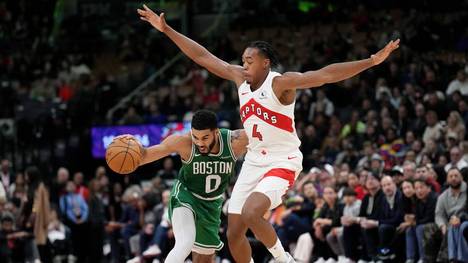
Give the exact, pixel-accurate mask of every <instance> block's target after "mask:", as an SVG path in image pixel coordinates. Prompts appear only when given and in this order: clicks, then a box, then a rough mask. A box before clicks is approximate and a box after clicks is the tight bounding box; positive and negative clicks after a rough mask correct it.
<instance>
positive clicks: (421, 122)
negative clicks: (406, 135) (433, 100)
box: [411, 103, 426, 137]
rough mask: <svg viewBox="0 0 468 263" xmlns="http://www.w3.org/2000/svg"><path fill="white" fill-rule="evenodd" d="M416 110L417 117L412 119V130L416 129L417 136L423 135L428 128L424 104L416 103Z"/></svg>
mask: <svg viewBox="0 0 468 263" xmlns="http://www.w3.org/2000/svg"><path fill="white" fill-rule="evenodd" d="M414 111H415V113H416V118H415V119H413V121H412V126H411V130H412V131H414V133H415V135H416V136H417V137H421V136H422V135H423V133H424V129H425V128H426V117H425V115H426V109H425V107H424V104H422V103H418V104H416V106H415V110H414Z"/></svg>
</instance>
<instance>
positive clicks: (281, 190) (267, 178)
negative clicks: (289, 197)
mask: <svg viewBox="0 0 468 263" xmlns="http://www.w3.org/2000/svg"><path fill="white" fill-rule="evenodd" d="M294 166H295V168H294V169H291V168H292V167H294ZM294 166H292V167H291V165H290V163H289V164H288V165H284V166H282V165H281V164H277V165H275V166H256V165H251V164H248V163H244V164H243V165H242V169H241V172H240V174H239V178H237V181H236V184H235V185H234V189H233V190H232V195H231V198H230V199H229V206H228V213H229V214H241V213H242V208H243V207H244V203H245V201H246V200H247V198H248V197H249V196H250V194H251V193H253V192H259V193H263V194H265V195H266V196H267V197H268V198H269V199H270V202H271V204H270V209H273V208H275V207H277V206H278V205H280V204H281V202H282V197H283V195H284V194H285V193H286V191H287V190H288V189H289V188H290V187H292V185H293V184H294V180H295V179H296V178H297V176H298V175H299V173H300V172H301V170H302V164H300V163H299V164H298V165H294ZM282 167H288V168H282Z"/></svg>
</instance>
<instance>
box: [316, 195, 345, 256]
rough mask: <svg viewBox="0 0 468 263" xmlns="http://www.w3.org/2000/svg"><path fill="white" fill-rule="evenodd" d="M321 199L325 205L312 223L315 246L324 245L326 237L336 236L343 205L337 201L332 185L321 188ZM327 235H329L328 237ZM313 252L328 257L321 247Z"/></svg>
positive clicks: (332, 237)
mask: <svg viewBox="0 0 468 263" xmlns="http://www.w3.org/2000/svg"><path fill="white" fill-rule="evenodd" d="M323 199H324V200H325V205H324V206H323V207H322V209H321V210H320V214H319V216H318V218H316V219H315V221H314V222H313V225H312V226H313V230H314V236H315V238H316V239H317V241H318V243H317V244H316V246H319V245H324V246H326V243H322V242H326V241H327V239H330V240H331V239H334V237H336V236H337V234H338V233H337V232H336V228H337V227H339V226H340V225H341V223H340V217H341V215H342V213H343V206H342V205H341V204H340V203H339V202H338V200H337V195H336V192H335V190H334V189H333V188H332V187H329V186H327V187H325V188H324V189H323ZM329 235H331V236H330V237H328V236H329ZM315 252H316V253H315V254H316V255H317V256H319V257H324V258H328V257H330V254H329V253H327V252H326V251H324V250H323V249H322V250H319V249H316V250H315Z"/></svg>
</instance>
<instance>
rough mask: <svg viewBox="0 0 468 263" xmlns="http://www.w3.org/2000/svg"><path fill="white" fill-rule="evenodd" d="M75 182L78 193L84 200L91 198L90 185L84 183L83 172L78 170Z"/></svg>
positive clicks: (74, 176)
mask: <svg viewBox="0 0 468 263" xmlns="http://www.w3.org/2000/svg"><path fill="white" fill-rule="evenodd" d="M73 182H74V183H75V187H76V193H77V194H79V195H81V196H82V197H83V199H84V200H88V199H89V190H88V187H86V186H85V185H84V175H83V173H82V172H76V173H75V174H74V175H73Z"/></svg>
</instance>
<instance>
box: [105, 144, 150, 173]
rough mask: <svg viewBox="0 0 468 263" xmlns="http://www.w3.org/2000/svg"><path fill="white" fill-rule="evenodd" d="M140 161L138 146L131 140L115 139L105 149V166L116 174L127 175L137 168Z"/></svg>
mask: <svg viewBox="0 0 468 263" xmlns="http://www.w3.org/2000/svg"><path fill="white" fill-rule="evenodd" d="M140 161H141V151H140V145H139V143H138V142H137V141H136V140H135V139H133V138H127V137H122V138H116V139H114V140H113V141H112V143H111V144H109V147H107V150H106V162H107V165H108V166H109V167H110V168H111V169H112V171H114V172H116V173H119V174H129V173H131V172H133V171H135V170H136V169H137V168H138V166H139V165H140Z"/></svg>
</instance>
